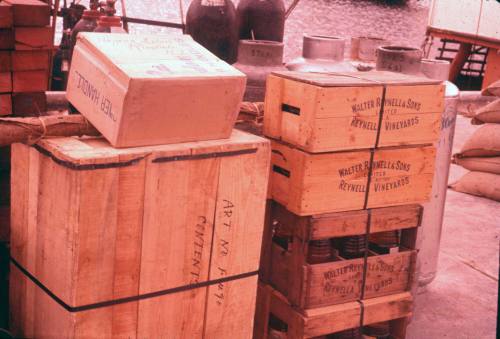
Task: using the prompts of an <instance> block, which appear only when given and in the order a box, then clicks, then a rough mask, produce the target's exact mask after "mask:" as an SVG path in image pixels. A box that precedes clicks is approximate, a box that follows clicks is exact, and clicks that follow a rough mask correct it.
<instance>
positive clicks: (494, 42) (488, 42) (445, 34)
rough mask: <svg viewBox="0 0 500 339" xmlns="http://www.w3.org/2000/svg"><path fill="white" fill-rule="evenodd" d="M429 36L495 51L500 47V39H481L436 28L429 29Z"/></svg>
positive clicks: (472, 35)
mask: <svg viewBox="0 0 500 339" xmlns="http://www.w3.org/2000/svg"><path fill="white" fill-rule="evenodd" d="M427 34H428V35H432V36H433V37H436V38H441V39H448V40H455V41H460V42H464V43H469V44H475V45H480V46H484V47H488V48H493V49H498V48H499V47H500V39H494V38H488V37H484V36H482V37H481V36H477V35H476V34H466V33H459V32H454V31H450V30H446V29H440V28H435V27H427Z"/></svg>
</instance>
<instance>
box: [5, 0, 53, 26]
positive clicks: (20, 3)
mask: <svg viewBox="0 0 500 339" xmlns="http://www.w3.org/2000/svg"><path fill="white" fill-rule="evenodd" d="M5 2H6V3H8V4H10V5H12V12H13V19H14V21H13V22H14V26H47V25H49V23H50V7H49V5H47V4H46V3H44V2H42V1H38V0H5Z"/></svg>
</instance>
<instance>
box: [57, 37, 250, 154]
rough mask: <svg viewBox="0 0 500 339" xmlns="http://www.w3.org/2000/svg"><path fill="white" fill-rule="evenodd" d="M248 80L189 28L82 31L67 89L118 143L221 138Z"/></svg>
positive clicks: (226, 133)
mask: <svg viewBox="0 0 500 339" xmlns="http://www.w3.org/2000/svg"><path fill="white" fill-rule="evenodd" d="M245 81H246V77H245V75H244V74H243V73H241V72H239V71H238V70H236V69H235V68H233V67H232V66H230V65H228V64H226V63H225V62H224V61H222V60H220V59H218V58H217V57H216V56H215V55H213V54H212V53H210V52H209V51H208V50H206V49H205V48H203V47H202V46H201V45H199V44H198V43H196V42H195V41H194V40H192V38H191V37H190V36H187V35H128V34H107V33H80V34H79V35H78V42H77V44H76V47H75V50H74V54H73V58H72V64H71V69H70V74H69V79H68V86H67V97H68V100H69V101H70V102H71V103H72V104H73V105H74V106H75V107H76V108H77V109H78V111H80V112H81V113H82V114H83V115H84V116H85V117H86V118H87V119H88V120H89V121H90V122H91V123H92V124H93V125H94V126H95V127H96V128H97V129H98V130H99V131H100V132H101V133H102V134H103V135H104V137H105V138H106V139H108V141H109V142H110V143H111V144H112V145H113V146H115V147H132V146H146V145H156V144H168V143H179V142H187V141H200V140H211V139H224V138H228V137H229V136H230V134H231V130H232V128H233V125H234V123H235V120H236V117H237V115H238V111H239V105H240V103H241V100H242V98H243V92H244V89H245Z"/></svg>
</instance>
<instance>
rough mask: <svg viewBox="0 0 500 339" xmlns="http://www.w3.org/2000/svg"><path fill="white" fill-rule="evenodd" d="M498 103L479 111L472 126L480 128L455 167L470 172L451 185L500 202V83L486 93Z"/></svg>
mask: <svg viewBox="0 0 500 339" xmlns="http://www.w3.org/2000/svg"><path fill="white" fill-rule="evenodd" d="M482 94H483V95H486V96H495V97H497V99H495V100H494V101H492V102H491V103H489V104H488V105H486V106H484V107H482V108H480V109H478V110H477V111H476V113H475V114H474V116H473V118H472V121H471V123H472V124H474V125H481V124H484V126H482V127H480V128H479V129H478V130H477V131H475V132H474V134H473V135H472V136H471V137H470V138H469V140H467V142H466V143H465V145H464V146H463V147H462V150H461V152H460V153H458V154H455V155H454V156H453V163H455V164H457V165H460V166H462V167H464V168H465V169H467V170H469V171H470V172H469V173H467V174H465V175H464V176H463V177H462V178H460V179H459V180H458V181H457V182H455V183H453V184H451V185H450V187H451V188H452V189H454V190H455V191H458V192H463V193H468V194H473V195H477V196H480V197H485V198H489V199H493V200H496V201H500V80H498V81H496V82H494V83H493V84H491V85H490V86H489V87H488V88H487V89H485V90H483V92H482Z"/></svg>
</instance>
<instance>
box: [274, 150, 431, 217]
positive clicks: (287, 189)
mask: <svg viewBox="0 0 500 339" xmlns="http://www.w3.org/2000/svg"><path fill="white" fill-rule="evenodd" d="M271 148H272V157H271V168H272V171H271V177H270V183H269V194H270V197H271V198H272V199H273V200H275V201H277V202H279V203H280V204H282V205H284V206H286V208H287V209H288V210H290V211H291V212H293V213H295V214H297V215H313V214H321V213H330V212H340V211H349V210H360V209H363V208H376V207H385V206H394V205H406V204H413V203H422V202H425V201H427V200H428V199H429V195H430V191H431V187H432V180H433V177H434V161H435V152H436V150H435V148H434V147H433V146H418V147H417V146H415V147H388V148H380V149H377V150H375V151H374V155H373V159H372V158H371V154H370V151H369V150H358V151H349V152H331V153H308V152H304V151H302V150H299V149H298V148H295V147H293V146H291V145H289V144H285V143H282V142H279V141H275V140H273V141H272V144H271ZM370 168H371V169H372V174H371V178H370V179H371V180H370V186H369V193H368V198H367V201H366V206H365V199H366V195H367V192H366V191H367V183H368V178H369V172H370Z"/></svg>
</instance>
